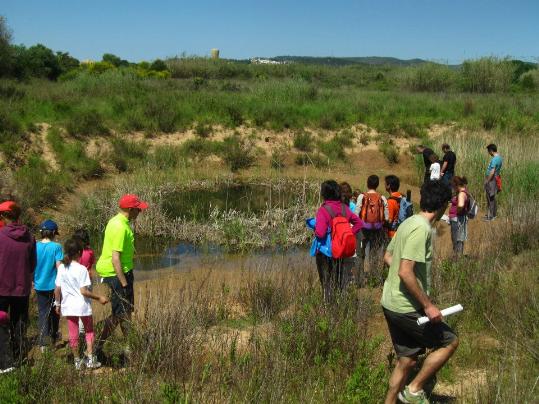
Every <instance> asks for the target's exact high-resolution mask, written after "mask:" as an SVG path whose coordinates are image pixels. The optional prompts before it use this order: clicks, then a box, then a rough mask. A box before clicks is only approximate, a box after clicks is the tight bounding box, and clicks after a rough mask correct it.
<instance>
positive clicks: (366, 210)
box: [360, 192, 384, 224]
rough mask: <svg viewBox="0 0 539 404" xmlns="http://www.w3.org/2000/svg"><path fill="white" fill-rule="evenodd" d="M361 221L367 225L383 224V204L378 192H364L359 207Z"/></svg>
mask: <svg viewBox="0 0 539 404" xmlns="http://www.w3.org/2000/svg"><path fill="white" fill-rule="evenodd" d="M360 217H361V220H363V222H365V223H368V224H382V223H383V222H384V202H383V201H382V195H380V194H379V193H378V192H376V193H374V192H364V193H363V203H362V205H361V213H360Z"/></svg>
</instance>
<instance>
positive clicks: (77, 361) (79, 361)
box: [74, 358, 83, 370]
mask: <svg viewBox="0 0 539 404" xmlns="http://www.w3.org/2000/svg"><path fill="white" fill-rule="evenodd" d="M74 362H75V369H77V370H81V369H82V365H83V362H82V359H81V358H75V361H74Z"/></svg>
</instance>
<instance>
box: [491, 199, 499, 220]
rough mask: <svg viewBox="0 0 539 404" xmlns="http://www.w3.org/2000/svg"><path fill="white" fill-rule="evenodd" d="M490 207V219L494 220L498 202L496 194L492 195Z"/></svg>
mask: <svg viewBox="0 0 539 404" xmlns="http://www.w3.org/2000/svg"><path fill="white" fill-rule="evenodd" d="M491 206H492V212H491V215H492V216H491V218H494V217H496V215H497V214H498V202H497V201H496V194H494V195H492V202H491Z"/></svg>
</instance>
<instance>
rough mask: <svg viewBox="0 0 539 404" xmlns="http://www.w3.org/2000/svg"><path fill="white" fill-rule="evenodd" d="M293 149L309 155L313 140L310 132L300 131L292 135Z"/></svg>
mask: <svg viewBox="0 0 539 404" xmlns="http://www.w3.org/2000/svg"><path fill="white" fill-rule="evenodd" d="M294 147H295V148H296V149H298V150H299V151H302V152H306V153H310V152H311V151H313V148H314V139H313V136H312V134H311V133H310V132H307V131H302V132H298V133H296V134H295V135H294Z"/></svg>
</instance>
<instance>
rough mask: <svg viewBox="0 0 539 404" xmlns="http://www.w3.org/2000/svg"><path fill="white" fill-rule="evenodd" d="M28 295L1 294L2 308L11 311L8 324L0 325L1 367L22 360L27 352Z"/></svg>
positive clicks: (4, 367) (0, 305)
mask: <svg viewBox="0 0 539 404" xmlns="http://www.w3.org/2000/svg"><path fill="white" fill-rule="evenodd" d="M28 301H29V297H28V296H0V310H1V311H5V312H6V313H9V317H10V321H9V324H8V325H1V326H0V369H6V368H9V367H11V366H13V364H14V360H15V361H17V362H20V361H22V359H23V357H24V355H25V354H26V329H27V327H28Z"/></svg>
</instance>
